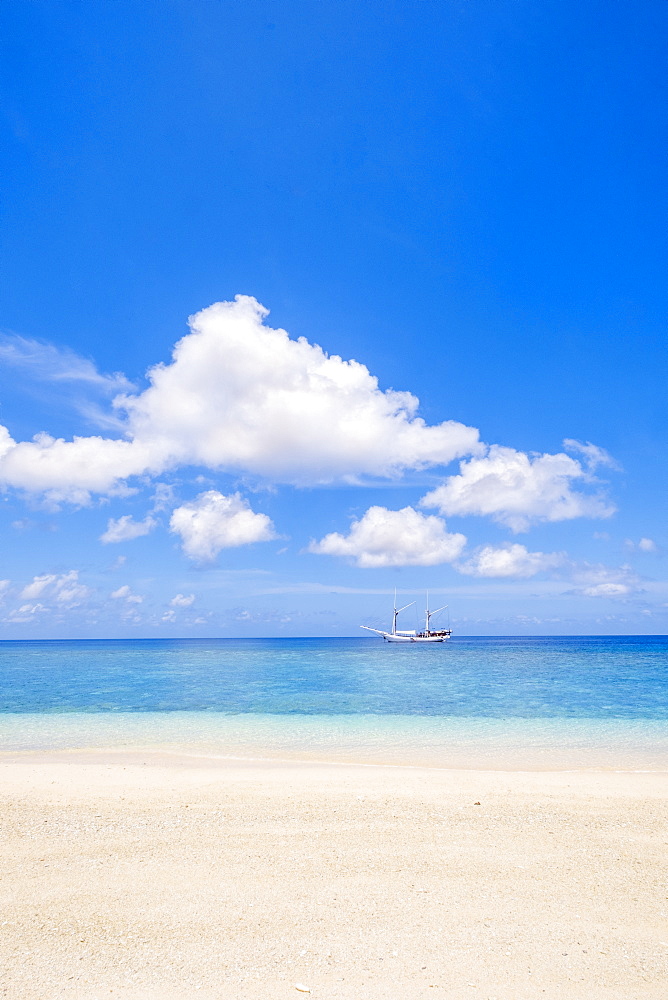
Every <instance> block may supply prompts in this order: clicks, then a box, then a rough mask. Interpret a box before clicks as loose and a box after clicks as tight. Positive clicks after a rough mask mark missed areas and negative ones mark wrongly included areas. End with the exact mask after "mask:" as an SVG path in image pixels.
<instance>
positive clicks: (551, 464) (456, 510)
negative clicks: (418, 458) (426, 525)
mask: <svg viewBox="0 0 668 1000" xmlns="http://www.w3.org/2000/svg"><path fill="white" fill-rule="evenodd" d="M589 478H590V477H589V475H588V473H587V471H586V470H585V469H584V468H583V467H582V465H581V464H580V462H578V461H577V460H576V459H574V458H571V457H570V456H568V455H565V454H563V453H562V454H556V455H550V454H546V455H533V456H531V455H527V454H525V453H524V452H521V451H516V450H515V449H514V448H506V447H503V446H501V445H492V446H491V447H490V448H488V450H487V454H486V455H484V456H483V457H480V458H477V457H474V458H471V459H469V460H468V461H465V462H462V463H461V465H460V473H459V475H456V476H450V477H448V479H446V480H445V482H444V483H442V484H441V485H440V486H438V487H437V488H436V489H435V490H432V491H431V492H430V493H427V495H426V496H425V497H423V499H422V500H421V506H423V507H436V508H437V509H438V510H439V511H440V512H441V513H442V514H446V515H455V514H458V515H468V514H474V515H480V516H485V515H486V516H489V517H492V518H493V519H494V520H495V521H497V522H499V523H500V524H504V525H506V526H507V527H509V528H510V529H511V530H512V531H515V532H519V531H527V530H528V528H529V526H530V524H531V522H532V521H566V520H570V519H571V518H575V517H610V516H611V515H612V514H613V513H614V511H615V507H614V506H613V505H612V504H611V503H610V502H609V501H607V500H606V499H605V498H604V497H602V496H601V495H600V494H597V493H582V492H579V491H578V490H577V489H575V488H574V486H573V484H574V483H582V484H584V483H587V482H588V481H589Z"/></svg>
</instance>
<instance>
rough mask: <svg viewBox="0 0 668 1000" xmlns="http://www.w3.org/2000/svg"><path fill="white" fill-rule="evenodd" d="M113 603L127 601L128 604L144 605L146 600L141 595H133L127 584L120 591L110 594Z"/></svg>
mask: <svg viewBox="0 0 668 1000" xmlns="http://www.w3.org/2000/svg"><path fill="white" fill-rule="evenodd" d="M109 596H110V597H111V599H112V600H113V601H125V603H126V604H142V603H143V601H144V598H143V597H142V596H141V594H133V592H132V590H131V589H130V587H129V585H128V584H127V583H125V584H123V586H122V587H119V588H118V590H114V591H112V592H111V594H109Z"/></svg>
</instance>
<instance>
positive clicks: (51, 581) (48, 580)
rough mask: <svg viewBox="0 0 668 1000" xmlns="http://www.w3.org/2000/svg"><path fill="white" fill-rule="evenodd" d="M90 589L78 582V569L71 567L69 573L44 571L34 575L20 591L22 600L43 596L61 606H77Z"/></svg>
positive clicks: (87, 595) (84, 599) (86, 596)
mask: <svg viewBox="0 0 668 1000" xmlns="http://www.w3.org/2000/svg"><path fill="white" fill-rule="evenodd" d="M90 593H91V591H90V589H89V588H88V587H86V586H85V585H84V584H82V583H79V571H78V570H76V569H72V570H70V571H69V573H61V574H60V575H58V574H56V573H45V574H43V575H42V576H35V577H33V580H32V582H31V583H29V584H27V585H26V586H25V587H24V588H23V590H22V591H21V593H20V595H19V596H20V597H21V598H22V599H23V600H35V598H37V597H44V598H45V599H46V598H49V599H51V600H52V601H55V602H56V604H58V605H60V606H61V607H67V608H76V607H79V605H80V604H82V603H83V602H84V601H86V600H87V599H88V597H89V596H90Z"/></svg>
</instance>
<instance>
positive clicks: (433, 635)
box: [360, 590, 452, 642]
mask: <svg viewBox="0 0 668 1000" xmlns="http://www.w3.org/2000/svg"><path fill="white" fill-rule="evenodd" d="M414 604H415V601H411V603H410V604H406V605H404V607H403V608H397V592H396V590H395V592H394V612H393V615H392V631H391V632H384V631H383V630H382V629H379V628H371V626H369V625H360V628H365V629H366V630H367V632H375V633H376V634H377V635H380V636H382V638H383V641H384V642H445V640H446V639H449V638H450V636H451V635H452V630H451V629H449V628H441V629H431V628H430V624H431V619H432V618H433V617H434V615H437V614H438V613H439V611H445V609H446V608H447V606H448V605H447V604H444V605H443V607H442V608H437V609H436V610H435V611H430V610H429V594H427V609H426V612H425V615H426V618H425V625H424V629H423V630H422V631H421V632H418V631H417V629H398V628H397V618H398V617H399V615H400V614H401V612H402V611H406V609H407V608H412V607H413V605H414Z"/></svg>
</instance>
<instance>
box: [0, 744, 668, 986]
mask: <svg viewBox="0 0 668 1000" xmlns="http://www.w3.org/2000/svg"><path fill="white" fill-rule="evenodd" d="M0 760H1V766H0V798H1V800H2V803H1V810H0V818H1V823H2V828H3V829H2V840H1V845H2V846H1V850H2V859H1V864H2V869H1V873H0V874H1V880H0V898H1V907H0V911H1V916H0V924H1V925H2V926H1V927H0V931H1V934H0V967H1V968H2V970H3V971H2V974H1V978H0V996H7V997H11V998H12V1000H24V998H25V1000H51V998H54V1000H55V998H60V997H63V998H72V1000H100V998H103V997H104V998H123V1000H186V998H188V1000H190V998H192V997H198V998H202V1000H217V998H225V1000H227V998H239V1000H283V998H287V997H298V996H306V995H310V996H312V997H314V998H329V997H331V998H337V1000H376V998H378V1000H381V998H382V1000H385V998H388V1000H389V998H391V1000H395V998H396V1000H399V998H410V1000H419V998H423V997H424V998H426V997H430V998H431V997H435V998H438V997H442V998H445V997H448V998H453V1000H454V998H457V1000H459V998H476V997H477V998H486V1000H492V998H495V1000H536V998H540V997H545V998H546V1000H561V998H563V1000H566V998H568V1000H585V998H587V1000H598V998H609V1000H613V998H614V1000H636V998H637V1000H650V998H657V1000H659V998H660V1000H665V997H666V995H667V992H666V983H667V982H668V878H667V876H668V775H667V774H665V773H631V772H595V771H578V772H564V771H562V772H548V771H545V772H537V771H533V772H526V773H522V772H509V771H506V772H504V771H473V770H469V771H465V770H459V771H455V770H438V769H429V768H411V767H406V768H403V767H382V766H381V767H362V766H355V765H326V764H291V763H285V762H275V763H270V762H267V761H263V762H261V763H252V762H241V761H236V762H235V761H223V760H215V761H214V760H207V759H205V758H192V757H185V756H183V757H179V756H176V755H171V756H170V755H166V754H160V753H150V754H148V753H147V754H143V753H134V754H133V753H121V752H115V753H108V754H102V753H98V754H92V753H61V754H55V753H50V754H38V753H32V754H23V755H21V754H19V755H13V756H12V755H7V754H5V755H3V757H2V758H0ZM297 986H302V987H304V988H308V989H309V990H310V994H307V993H305V992H303V991H302V990H299V989H297Z"/></svg>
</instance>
